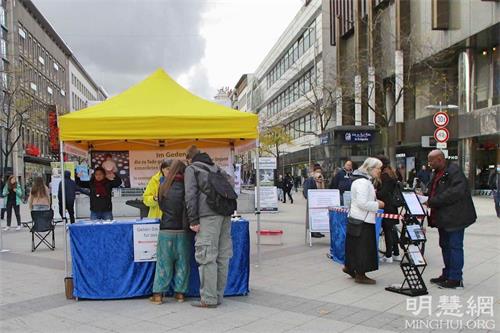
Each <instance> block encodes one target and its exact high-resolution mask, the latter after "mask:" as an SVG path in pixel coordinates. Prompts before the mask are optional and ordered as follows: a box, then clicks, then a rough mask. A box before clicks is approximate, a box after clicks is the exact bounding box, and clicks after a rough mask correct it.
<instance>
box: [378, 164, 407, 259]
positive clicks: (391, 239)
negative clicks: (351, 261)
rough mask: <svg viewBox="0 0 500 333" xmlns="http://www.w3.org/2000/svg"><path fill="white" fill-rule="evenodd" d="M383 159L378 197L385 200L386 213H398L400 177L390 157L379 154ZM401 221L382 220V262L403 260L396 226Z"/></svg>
mask: <svg viewBox="0 0 500 333" xmlns="http://www.w3.org/2000/svg"><path fill="white" fill-rule="evenodd" d="M377 158H378V159H379V160H381V161H382V174H381V176H380V182H379V183H378V184H377V199H378V200H380V201H383V202H384V204H385V206H384V213H387V214H397V213H398V207H397V206H395V204H394V199H393V198H394V192H395V191H399V188H398V177H397V175H396V171H395V170H394V169H393V168H392V167H391V166H390V164H389V159H388V158H387V157H385V156H378V157H377ZM398 223H399V220H398V219H388V218H384V219H383V220H382V230H384V238H385V249H386V250H385V256H384V257H382V258H381V259H380V261H381V262H387V263H392V262H393V260H398V261H399V260H401V258H400V256H399V246H398V244H399V237H398V234H397V231H396V230H395V226H396V225H397V224H398Z"/></svg>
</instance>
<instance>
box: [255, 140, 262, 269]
mask: <svg viewBox="0 0 500 333" xmlns="http://www.w3.org/2000/svg"><path fill="white" fill-rule="evenodd" d="M256 147H257V154H255V156H256V158H255V169H256V170H255V185H256V188H257V191H256V193H255V199H256V200H255V202H256V209H255V215H257V265H256V267H259V266H260V208H261V207H260V165H259V164H260V163H259V159H260V140H259V139H257V141H256Z"/></svg>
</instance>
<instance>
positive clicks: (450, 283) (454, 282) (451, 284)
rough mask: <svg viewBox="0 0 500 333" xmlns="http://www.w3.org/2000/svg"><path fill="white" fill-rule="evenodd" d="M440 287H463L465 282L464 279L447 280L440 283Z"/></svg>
mask: <svg viewBox="0 0 500 333" xmlns="http://www.w3.org/2000/svg"><path fill="white" fill-rule="evenodd" d="M438 286H439V288H440V289H457V288H460V289H463V287H464V282H463V281H462V280H446V281H444V282H442V283H440V284H439V285H438Z"/></svg>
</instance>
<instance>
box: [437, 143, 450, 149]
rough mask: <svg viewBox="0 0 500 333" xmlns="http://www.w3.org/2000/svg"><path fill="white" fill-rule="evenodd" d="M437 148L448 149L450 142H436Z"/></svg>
mask: <svg viewBox="0 0 500 333" xmlns="http://www.w3.org/2000/svg"><path fill="white" fill-rule="evenodd" d="M436 148H437V149H446V148H448V143H446V142H437V143H436Z"/></svg>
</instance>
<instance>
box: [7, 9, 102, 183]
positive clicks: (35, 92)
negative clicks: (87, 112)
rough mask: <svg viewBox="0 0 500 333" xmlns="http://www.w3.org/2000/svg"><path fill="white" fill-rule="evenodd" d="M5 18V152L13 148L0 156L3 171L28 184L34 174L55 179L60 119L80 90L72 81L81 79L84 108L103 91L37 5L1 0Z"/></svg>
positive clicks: (70, 106)
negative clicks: (60, 115) (52, 175)
mask: <svg viewBox="0 0 500 333" xmlns="http://www.w3.org/2000/svg"><path fill="white" fill-rule="evenodd" d="M0 17H1V21H2V22H1V23H2V39H1V50H2V68H1V70H2V71H1V72H2V80H1V83H2V106H3V110H4V112H3V113H2V114H1V117H2V118H1V120H2V129H1V130H2V133H1V134H2V135H1V138H2V139H1V142H0V143H1V144H2V149H3V150H4V151H5V149H9V148H10V147H12V148H13V151H12V152H11V153H10V154H8V155H7V156H6V154H0V155H2V161H1V162H2V164H1V171H2V172H1V173H2V175H6V174H15V175H17V176H19V177H20V178H21V180H22V182H23V184H24V183H29V181H30V179H32V177H33V175H35V174H41V175H44V174H45V175H47V176H48V175H50V173H51V170H50V162H51V161H55V160H57V159H58V155H57V153H58V138H57V126H56V125H57V122H56V119H57V115H58V114H64V113H66V112H69V111H70V110H74V108H73V107H74V105H76V104H72V103H71V102H72V101H71V100H70V97H71V92H73V91H74V90H75V89H74V87H73V84H71V82H72V81H70V79H71V78H72V77H76V76H77V75H78V77H79V78H80V79H81V80H80V82H82V83H83V84H82V93H81V95H79V96H82V95H83V97H85V99H82V100H84V101H85V102H82V103H80V104H79V106H84V105H85V103H86V101H87V100H89V99H91V98H92V99H93V97H96V99H97V98H98V96H100V94H102V91H101V92H99V91H98V90H99V89H98V88H96V89H93V90H92V89H91V88H93V87H97V85H96V84H95V83H94V82H93V81H92V79H91V78H90V77H89V76H88V74H87V73H86V72H85V70H84V69H83V67H82V66H81V65H79V63H78V61H77V60H76V58H75V56H74V55H73V54H72V52H71V50H70V49H69V47H68V46H67V45H66V43H65V42H64V41H63V40H62V38H61V37H60V36H59V35H58V34H57V32H56V31H55V30H54V28H53V27H52V26H51V25H50V23H49V22H48V21H47V20H46V19H45V18H44V16H43V14H42V13H41V12H40V11H39V10H38V9H37V8H36V6H35V5H34V4H33V2H32V1H28V0H17V1H14V0H2V3H1V9H0ZM70 62H71V65H70ZM75 64H76V65H75ZM72 75H73V76H72ZM75 82H76V81H75ZM88 82H91V83H92V84H91V85H89V84H88ZM83 86H85V89H83ZM87 89H88V91H87ZM87 96H88V97H89V99H86V97H87ZM7 131H8V132H9V133H10V135H6V132H7ZM7 139H9V140H7ZM7 141H9V142H7ZM6 157H8V158H7V159H6Z"/></svg>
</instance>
